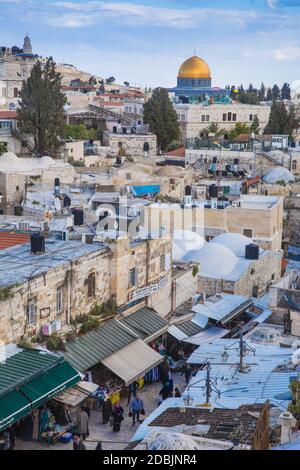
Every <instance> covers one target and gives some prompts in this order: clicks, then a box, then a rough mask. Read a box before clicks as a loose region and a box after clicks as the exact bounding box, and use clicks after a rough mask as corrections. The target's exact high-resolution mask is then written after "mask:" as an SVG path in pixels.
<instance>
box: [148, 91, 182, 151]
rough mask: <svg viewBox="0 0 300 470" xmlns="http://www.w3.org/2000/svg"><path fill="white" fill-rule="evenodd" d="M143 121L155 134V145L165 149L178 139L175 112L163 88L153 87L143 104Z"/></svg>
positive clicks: (178, 133)
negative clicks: (151, 92) (150, 94)
mask: <svg viewBox="0 0 300 470" xmlns="http://www.w3.org/2000/svg"><path fill="white" fill-rule="evenodd" d="M144 122H145V123H146V124H149V127H150V131H151V132H152V133H153V134H156V136H157V145H158V147H159V148H160V149H161V150H166V149H167V147H168V145H169V144H170V143H171V142H173V141H174V140H179V138H180V132H179V124H178V120H177V114H176V111H175V109H174V108H173V105H172V102H171V100H170V98H169V95H168V91H167V90H166V89H165V88H155V90H154V91H153V94H152V96H151V98H150V99H149V100H148V101H147V103H146V104H145V106H144Z"/></svg>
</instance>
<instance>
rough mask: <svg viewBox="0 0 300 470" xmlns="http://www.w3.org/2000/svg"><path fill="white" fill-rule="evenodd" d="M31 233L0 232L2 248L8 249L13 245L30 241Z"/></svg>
mask: <svg viewBox="0 0 300 470" xmlns="http://www.w3.org/2000/svg"><path fill="white" fill-rule="evenodd" d="M29 240H30V235H29V234H28V233H15V232H0V250H6V249H7V248H10V247H12V246H16V245H23V244H24V243H28V242H29Z"/></svg>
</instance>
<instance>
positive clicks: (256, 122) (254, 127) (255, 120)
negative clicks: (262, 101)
mask: <svg viewBox="0 0 300 470" xmlns="http://www.w3.org/2000/svg"><path fill="white" fill-rule="evenodd" d="M259 125H260V122H259V119H258V116H257V114H255V115H254V118H253V121H252V124H251V127H250V129H251V131H252V132H254V133H255V134H259Z"/></svg>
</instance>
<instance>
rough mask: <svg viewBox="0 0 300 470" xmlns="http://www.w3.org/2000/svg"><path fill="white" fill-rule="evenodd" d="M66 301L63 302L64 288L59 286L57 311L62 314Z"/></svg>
mask: <svg viewBox="0 0 300 470" xmlns="http://www.w3.org/2000/svg"><path fill="white" fill-rule="evenodd" d="M63 308H64V303H63V289H62V287H59V288H58V289H57V291H56V313H57V315H60V314H61V313H62V311H63Z"/></svg>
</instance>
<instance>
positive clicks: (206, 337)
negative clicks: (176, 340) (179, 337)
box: [184, 326, 229, 346]
mask: <svg viewBox="0 0 300 470" xmlns="http://www.w3.org/2000/svg"><path fill="white" fill-rule="evenodd" d="M227 333H229V330H226V329H225V328H217V327H216V326H212V327H211V328H207V330H204V331H201V333H198V334H197V335H194V336H192V337H191V338H187V339H185V340H184V341H185V342H186V343H191V344H195V345H196V346H200V344H203V343H211V342H213V341H215V340H216V339H218V338H224V336H226V335H227Z"/></svg>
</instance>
